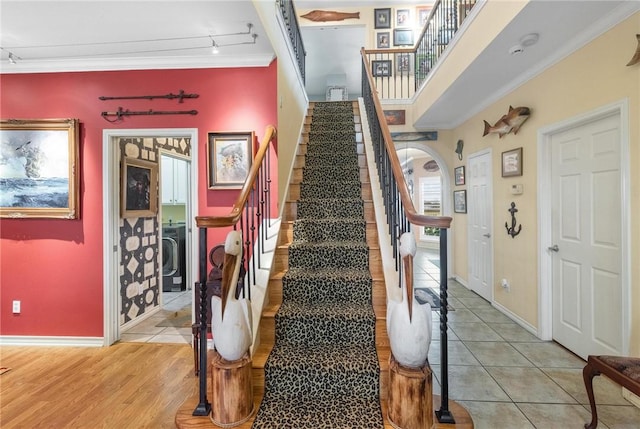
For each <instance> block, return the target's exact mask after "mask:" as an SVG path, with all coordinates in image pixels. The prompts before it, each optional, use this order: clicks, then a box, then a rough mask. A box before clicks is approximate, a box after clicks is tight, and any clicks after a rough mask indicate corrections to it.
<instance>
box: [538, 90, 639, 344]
mask: <svg viewBox="0 0 640 429" xmlns="http://www.w3.org/2000/svg"><path fill="white" fill-rule="evenodd" d="M612 115H617V117H618V119H619V124H618V126H619V129H620V158H621V159H620V181H621V187H622V189H621V199H622V209H621V210H620V226H621V234H622V237H621V251H622V258H621V259H622V261H621V262H622V269H621V279H622V350H623V352H624V354H628V353H629V333H630V331H631V299H630V296H631V271H630V269H631V252H630V232H631V193H630V183H631V182H630V164H629V99H628V98H624V99H622V100H619V101H616V102H614V103H611V104H608V105H605V106H602V107H599V108H596V109H594V110H591V111H589V112H586V113H583V114H580V115H577V116H573V117H571V118H568V119H565V120H563V121H560V122H556V123H554V124H551V125H548V126H546V127H543V128H540V129H539V130H538V137H537V146H538V261H539V263H538V337H539V338H540V339H542V340H546V341H551V340H552V339H553V311H552V310H553V307H552V306H553V293H552V292H553V290H552V289H553V272H552V262H553V255H552V252H550V251H549V250H548V247H549V246H551V245H552V243H551V239H552V234H551V226H552V207H551V195H552V192H551V190H552V188H551V186H552V183H551V138H552V136H553V135H554V134H557V133H560V132H563V131H566V130H568V129H571V128H576V127H579V126H583V125H585V124H588V123H590V122H594V121H597V120H599V119H602V118H605V117H608V116H612Z"/></svg>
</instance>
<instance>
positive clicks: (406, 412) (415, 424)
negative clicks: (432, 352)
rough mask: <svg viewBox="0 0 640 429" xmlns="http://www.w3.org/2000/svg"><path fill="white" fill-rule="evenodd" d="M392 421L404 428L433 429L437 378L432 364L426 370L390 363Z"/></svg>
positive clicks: (395, 362) (390, 410)
mask: <svg viewBox="0 0 640 429" xmlns="http://www.w3.org/2000/svg"><path fill="white" fill-rule="evenodd" d="M389 421H390V422H391V424H392V425H393V426H394V427H396V428H400V429H430V428H431V426H432V425H433V379H432V374H431V369H430V368H429V364H425V365H424V366H423V367H422V368H408V367H405V366H402V365H400V364H399V363H398V362H397V361H396V360H395V358H394V357H393V354H392V355H391V358H390V362H389Z"/></svg>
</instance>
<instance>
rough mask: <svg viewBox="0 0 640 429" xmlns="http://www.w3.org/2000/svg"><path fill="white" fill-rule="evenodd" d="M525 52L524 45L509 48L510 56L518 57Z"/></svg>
mask: <svg viewBox="0 0 640 429" xmlns="http://www.w3.org/2000/svg"><path fill="white" fill-rule="evenodd" d="M523 52H524V47H523V46H522V45H513V46H512V47H510V48H509V55H517V54H521V53H523Z"/></svg>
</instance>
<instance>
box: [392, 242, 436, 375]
mask: <svg viewBox="0 0 640 429" xmlns="http://www.w3.org/2000/svg"><path fill="white" fill-rule="evenodd" d="M416 249H417V246H416V240H415V238H414V236H413V234H412V233H410V232H405V233H404V234H402V235H401V236H400V245H399V250H400V256H401V257H402V264H403V269H404V275H403V276H402V278H401V280H400V283H401V290H402V296H401V300H400V301H397V300H389V302H388V303H387V332H388V335H389V343H390V346H391V352H392V353H393V356H394V357H395V359H396V361H397V362H398V363H399V364H400V365H403V366H406V367H409V368H420V367H422V366H424V365H425V363H426V362H427V356H428V354H429V345H430V343H431V327H432V324H433V322H432V320H431V305H430V304H429V303H428V302H427V303H425V304H420V303H419V302H418V301H417V300H416V298H415V296H414V292H413V257H414V256H415V254H416Z"/></svg>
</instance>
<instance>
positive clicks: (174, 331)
mask: <svg viewBox="0 0 640 429" xmlns="http://www.w3.org/2000/svg"><path fill="white" fill-rule="evenodd" d="M192 296H193V291H191V290H187V291H183V292H163V293H162V298H163V300H164V304H163V305H162V309H161V310H160V311H158V312H157V313H155V314H154V315H153V316H151V317H149V318H148V319H145V320H144V321H142V322H140V323H138V324H137V325H135V326H132V327H130V328H128V329H127V330H126V331H123V332H122V333H121V334H120V341H123V342H138V343H140V342H142V343H174V344H175V343H177V344H191V341H192V333H191V332H192V331H191V327H185V328H177V327H173V326H157V325H158V324H160V323H161V322H163V321H165V320H166V319H167V317H169V316H171V315H173V314H174V313H175V312H176V311H179V310H181V309H182V308H184V307H185V306H189V305H191V301H192Z"/></svg>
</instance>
